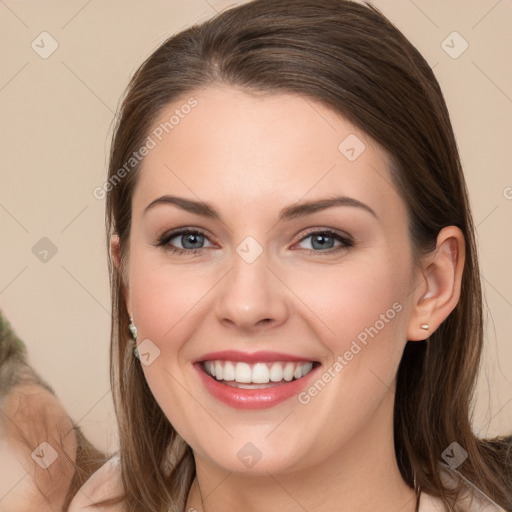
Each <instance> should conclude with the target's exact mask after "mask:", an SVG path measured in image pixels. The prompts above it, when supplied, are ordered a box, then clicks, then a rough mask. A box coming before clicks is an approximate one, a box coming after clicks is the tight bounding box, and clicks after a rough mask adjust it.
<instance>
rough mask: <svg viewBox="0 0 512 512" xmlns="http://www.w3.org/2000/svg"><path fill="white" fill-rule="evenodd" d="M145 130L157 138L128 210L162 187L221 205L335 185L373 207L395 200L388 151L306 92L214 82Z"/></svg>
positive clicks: (291, 196) (287, 197)
mask: <svg viewBox="0 0 512 512" xmlns="http://www.w3.org/2000/svg"><path fill="white" fill-rule="evenodd" d="M190 105H194V106H193V107H191V106H190ZM149 136H150V137H151V139H152V141H153V142H154V147H153V149H151V150H150V151H149V153H148V154H147V155H146V156H145V157H144V159H143V161H142V165H141V168H140V172H141V175H140V176H139V180H138V184H137V187H136V189H135V192H134V198H133V209H134V214H137V211H136V210H139V211H142V209H143V208H144V207H145V206H146V205H147V204H148V203H149V202H151V201H152V200H153V199H155V197H157V196H159V195H163V194H166V193H167V194H171V193H172V194H181V195H184V196H186V197H189V198H194V199H198V198H200V199H203V200H206V201H209V202H212V203H214V204H217V205H221V206H220V208H221V209H222V206H224V205H226V206H228V205H233V206H236V205H245V206H246V207H247V208H250V207H251V206H254V207H257V206H261V205H265V207H267V206H268V205H269V203H270V204H271V203H273V201H274V200H276V201H279V202H280V203H283V202H286V203H288V202H294V201H299V200H300V199H301V198H304V199H315V198H318V197H325V196H326V195H329V194H333V193H336V194H338V193H339V194H345V195H352V196H355V197H356V198H357V199H359V200H361V201H363V202H366V203H371V205H372V208H373V209H374V210H376V211H377V213H378V212H379V211H385V210H386V208H387V207H389V206H390V204H389V203H390V202H397V201H398V202H400V198H399V197H398V195H397V194H396V191H395V190H394V188H393V187H392V186H391V176H390V171H389V159H388V156H387V153H386V152H385V151H384V150H383V149H382V148H381V147H380V146H379V145H378V144H377V143H376V142H374V141H373V140H372V139H371V138H369V137H368V136H367V135H366V134H365V133H364V132H362V131H361V130H359V129H357V128H356V127H355V126H353V125H352V124H351V123H349V122H348V121H347V120H346V119H345V118H343V117H342V116H340V115H339V114H338V113H336V112H334V111H333V110H332V109H329V108H328V107H327V106H324V105H322V104H321V103H319V102H317V101H315V100H313V99H311V98H307V97H304V96H299V95H295V94H281V93H279V94H264V95H263V94H249V93H247V92H245V91H242V90H240V89H235V88H231V87H219V86H211V87H208V88H207V89H205V90H202V91H197V92H195V93H191V94H190V95H188V96H184V97H183V98H182V99H180V100H178V101H176V102H174V103H172V104H170V105H168V106H167V107H166V108H165V109H164V110H163V111H162V113H161V115H160V116H159V118H158V119H157V120H156V122H155V123H154V125H153V126H152V128H151V131H150V133H149ZM306 196H307V197H306ZM280 206H281V204H280V205H279V207H280Z"/></svg>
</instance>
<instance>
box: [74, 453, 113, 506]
mask: <svg viewBox="0 0 512 512" xmlns="http://www.w3.org/2000/svg"><path fill="white" fill-rule="evenodd" d="M122 493H123V486H122V480H121V471H120V465H119V456H118V455H115V456H114V457H112V458H110V459H109V460H108V461H107V462H106V463H105V464H103V466H101V467H100V468H99V469H98V470H97V471H96V472H95V473H93V474H92V475H91V476H90V478H89V479H88V480H87V481H86V482H85V483H84V485H82V487H80V489H79V490H78V492H77V493H76V495H75V497H74V498H73V500H72V501H71V504H70V506H69V509H68V512H94V511H95V510H96V507H94V506H93V504H94V503H95V502H98V501H100V500H105V499H107V498H114V497H116V496H119V495H121V494H122ZM101 510H102V511H103V510H105V511H108V512H122V511H123V507H122V504H121V503H120V504H118V505H112V506H111V507H101Z"/></svg>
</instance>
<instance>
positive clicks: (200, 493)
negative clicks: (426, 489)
mask: <svg viewBox="0 0 512 512" xmlns="http://www.w3.org/2000/svg"><path fill="white" fill-rule="evenodd" d="M195 482H196V484H197V489H198V490H199V496H201V508H202V509H203V510H202V511H201V512H206V510H205V509H204V501H203V493H202V492H201V487H200V486H199V480H198V479H197V476H196V479H195ZM416 495H417V498H416V507H415V509H414V512H419V510H420V498H421V489H420V488H418V491H417V493H416ZM188 510H190V509H188ZM188 510H186V511H185V512H188ZM196 512H197V511H196Z"/></svg>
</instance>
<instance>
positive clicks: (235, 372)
mask: <svg viewBox="0 0 512 512" xmlns="http://www.w3.org/2000/svg"><path fill="white" fill-rule="evenodd" d="M319 365H320V363H319V362H318V361H299V362H295V361H294V362H292V361H272V362H257V363H245V362H242V361H222V360H215V361H202V362H201V363H200V367H201V369H202V370H203V371H204V372H205V373H206V374H207V375H209V376H210V377H211V378H213V379H215V380H216V381H217V382H220V383H222V384H225V385H226V386H231V387H235V388H240V389H266V388H271V387H275V386H282V385H285V384H287V383H288V382H292V381H295V380H299V379H301V378H303V377H305V376H306V375H307V374H308V373H309V372H311V371H312V370H313V369H314V368H316V367H317V366H319Z"/></svg>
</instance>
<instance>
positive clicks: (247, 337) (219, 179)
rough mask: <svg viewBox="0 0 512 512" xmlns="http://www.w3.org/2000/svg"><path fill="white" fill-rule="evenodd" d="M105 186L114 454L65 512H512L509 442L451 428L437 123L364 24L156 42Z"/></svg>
mask: <svg viewBox="0 0 512 512" xmlns="http://www.w3.org/2000/svg"><path fill="white" fill-rule="evenodd" d="M102 190H103V191H104V192H106V198H107V210H106V221H107V243H108V245H109V248H110V251H111V260H110V262H109V263H110V270H111V286H112V309H113V318H114V321H113V324H112V345H111V370H112V371H111V380H112V387H113V391H114V397H115V404H116V411H117V416H118V422H119V427H120V452H119V458H117V459H113V460H112V461H111V462H110V463H108V464H107V465H105V466H104V467H103V468H101V469H100V470H99V471H98V473H96V474H95V475H94V476H93V477H92V479H91V480H90V481H89V482H88V483H86V484H85V486H84V487H83V488H82V490H81V492H79V493H78V495H77V496H76V497H75V500H74V501H73V503H72V505H71V508H70V510H72V511H74V510H82V509H83V510H91V509H94V507H91V508H85V507H86V506H87V505H91V504H92V503H95V505H96V506H97V507H101V510H107V509H108V508H105V507H106V505H107V504H108V503H111V504H116V505H115V506H116V507H117V509H118V510H137V511H139V510H140V511H146V510H147V511H150V510H151V511H164V510H165V511H167V510H172V511H182V510H189V511H190V510H198V511H206V512H216V511H220V510H222V511H230V510H240V509H243V510H250V511H260V510H282V511H295V510H308V511H311V512H312V511H317V510H322V511H326V510H329V511H330V510H333V511H334V510H336V511H338V512H339V511H349V510H350V511H352V510H358V511H365V510H372V511H375V510H383V511H384V510H386V511H388V510H397V511H398V510H401V511H410V512H412V511H414V510H421V511H423V512H427V511H431V510H482V509H483V508H484V507H488V508H486V510H503V509H504V508H506V509H507V510H511V509H512V490H511V488H510V482H511V480H512V476H511V467H510V439H505V438H503V439H495V440H482V439H477V438H476V437H475V436H474V434H473V433H472V431H471V424H470V419H469V418H470V401H471V396H472V390H473V386H474V383H475V378H476V375H477V369H478V363H479V359H480V353H481V350H482V340H483V329H482V298H481V289H480V280H479V270H478V260H477V253H476V248H475V240H474V226H473V221H472V217H471V212H470V209H469V202H468V197H467V190H466V185H465V181H464V177H463V173H462V169H461V164H460V160H459V156H458V151H457V146H456V142H455V139H454V135H453V131H452V127H451V124H450V119H449V115H448V112H447V108H446V105H445V102H444V100H443V96H442V93H441V91H440V89H439V85H438V83H437V81H436V79H435V76H434V74H433V72H432V70H431V69H430V67H429V66H428V65H427V63H426V62H425V60H424V59H423V58H422V57H421V55H420V54H419V53H418V51H417V50H416V49H415V48H414V47H413V46H412V45H411V43H410V42H409V41H407V39H406V38H405V37H404V36H403V35H402V34H401V33H400V32H399V31H398V30H397V29H396V28H395V27H394V26H393V25H392V24H391V23H390V22H389V21H388V20H387V19H386V18H385V17H384V16H383V15H382V14H381V13H380V12H379V11H378V10H377V9H375V8H374V7H372V6H363V5H360V4H357V3H353V2H350V1H345V0H319V1H313V0H296V1H289V0H272V1H269V0H256V1H253V2H249V3H247V4H245V5H241V6H238V7H236V8H233V9H230V10H228V11H225V12H223V13H221V14H219V15H217V16H216V17H215V18H213V19H211V20H209V21H207V22H205V23H203V24H201V25H199V26H194V27H191V28H189V29H187V30H185V31H183V32H181V33H179V34H177V35H175V36H173V37H171V38H169V39H168V40H167V41H166V42H164V43H163V44H162V45H161V46H160V47H159V48H158V49H157V50H156V51H155V52H154V53H153V54H152V55H151V56H150V57H149V58H148V59H147V61H146V62H145V63H144V64H143V65H142V66H141V67H140V69H139V70H138V71H137V72H136V73H135V75H134V77H133V78H132V80H131V82H130V85H129V87H128V90H127V94H126V96H125V98H124V101H123V105H122V108H121V112H120V116H119V119H118V124H117V127H116V131H115V134H114V137H113V141H112V148H111V158H110V165H109V178H108V181H107V182H106V183H105V186H104V187H103V188H102ZM98 192H99V193H100V192H101V190H100V191H98ZM130 336H132V341H131V342H130ZM135 343H136V351H135V357H134V352H133V348H134V344H135ZM116 495H118V499H116Z"/></svg>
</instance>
